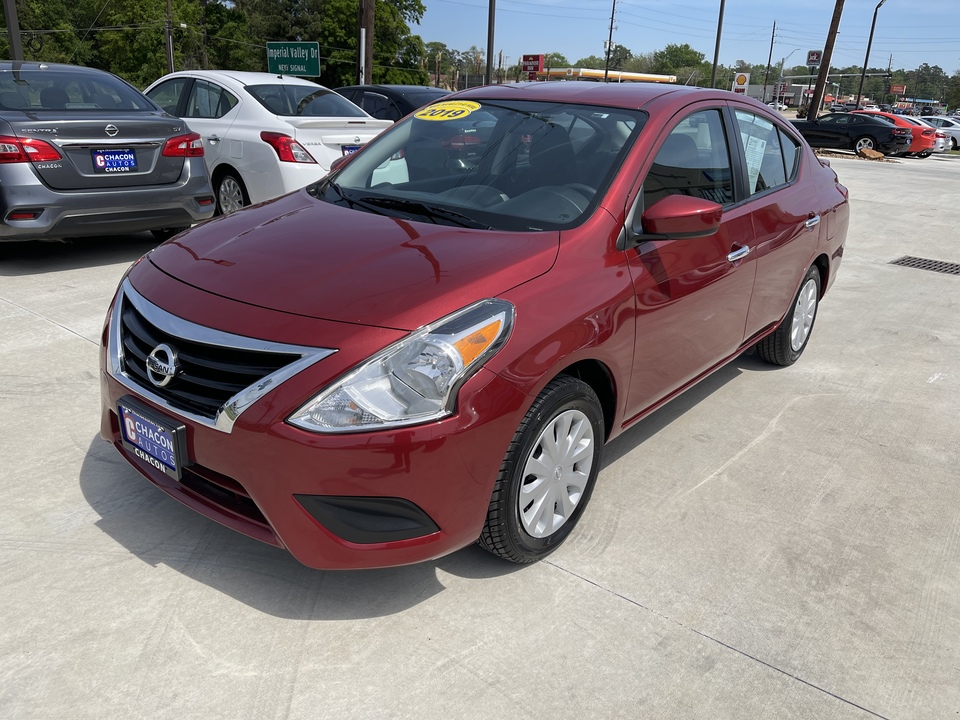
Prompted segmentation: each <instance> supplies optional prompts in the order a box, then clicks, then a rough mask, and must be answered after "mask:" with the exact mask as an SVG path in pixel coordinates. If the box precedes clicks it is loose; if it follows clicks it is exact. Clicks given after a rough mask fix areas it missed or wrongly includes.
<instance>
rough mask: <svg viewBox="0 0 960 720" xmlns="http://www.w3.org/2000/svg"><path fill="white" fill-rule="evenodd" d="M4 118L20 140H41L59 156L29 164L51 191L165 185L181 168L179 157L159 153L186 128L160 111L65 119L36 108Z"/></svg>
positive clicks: (92, 114) (89, 115)
mask: <svg viewBox="0 0 960 720" xmlns="http://www.w3.org/2000/svg"><path fill="white" fill-rule="evenodd" d="M8 122H9V123H10V126H11V128H12V129H13V131H14V133H15V134H16V135H17V136H19V137H20V138H36V139H38V140H43V141H44V142H46V143H48V144H50V145H52V146H53V147H54V148H55V149H56V150H57V151H58V152H59V153H60V156H61V159H60V160H57V161H45V162H35V163H33V167H34V169H35V170H36V172H37V174H38V175H39V176H40V178H41V179H42V180H43V182H44V183H45V184H46V185H48V186H49V187H51V188H53V189H55V190H91V189H97V188H113V187H129V186H131V185H165V184H169V183H174V182H176V181H177V180H178V179H179V178H180V173H181V171H182V169H183V163H184V158H182V157H164V156H163V155H162V154H161V153H162V151H163V147H164V144H165V143H166V141H167V140H168V139H169V138H171V137H174V136H177V135H183V134H185V133H186V132H188V131H187V128H186V126H185V125H184V122H183V121H182V120H179V119H177V118H173V117H170V116H168V115H166V114H162V113H159V112H102V113H101V112H89V113H88V112H84V113H83V117H81V118H77V119H70V120H65V119H63V115H62V114H56V113H53V112H43V111H39V112H32V113H29V114H26V119H24V120H8Z"/></svg>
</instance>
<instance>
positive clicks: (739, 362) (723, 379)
mask: <svg viewBox="0 0 960 720" xmlns="http://www.w3.org/2000/svg"><path fill="white" fill-rule="evenodd" d="M777 369H778V367H777V366H776V365H771V364H769V363H766V362H764V361H763V360H761V359H760V358H759V357H757V355H756V353H754V352H753V351H752V350H747V351H745V352H744V353H743V354H741V355H739V356H737V357H735V358H734V359H733V360H731V361H730V362H729V363H727V364H726V365H725V366H724V367H722V368H720V369H719V370H717V371H716V372H714V373H713V374H712V375H709V376H707V377H706V378H704V379H703V380H701V381H700V382H699V383H697V384H696V385H694V386H693V387H691V388H690V389H689V390H687V391H686V392H684V393H682V394H680V395H679V396H677V397H675V398H674V399H673V400H671V401H670V402H668V403H667V404H666V405H664V406H663V407H661V408H659V409H657V410H655V411H654V412H653V413H651V414H650V415H648V416H647V417H645V418H644V419H643V420H641V421H640V422H639V423H637V424H636V425H634V426H633V427H632V428H630V429H629V430H627V431H626V432H624V433H623V434H622V435H620V436H619V437H617V438H615V439H614V440H612V441H611V442H610V443H609V444H608V445H606V446H605V447H604V449H603V467H607V466H609V465H612V464H613V463H615V462H616V461H617V460H619V459H620V458H622V457H623V456H624V455H627V454H628V453H630V452H632V451H633V450H635V449H636V448H638V447H639V446H640V445H642V444H643V443H644V442H646V441H647V440H648V439H649V438H651V437H653V436H654V435H656V434H657V433H658V432H660V431H661V430H663V429H664V428H666V427H667V426H669V425H670V424H671V423H673V422H674V421H675V420H677V419H678V418H680V417H682V416H683V415H684V414H685V413H686V412H688V411H689V410H692V409H693V408H695V407H696V406H697V405H699V404H700V403H701V402H702V401H703V400H704V399H706V398H707V397H709V396H710V395H712V394H713V393H715V392H716V391H717V390H719V389H720V388H722V387H723V386H724V385H726V384H727V383H728V382H730V381H731V380H734V379H736V378H737V377H739V376H740V375H742V374H743V372H744V371H746V372H766V371H768V370H777Z"/></svg>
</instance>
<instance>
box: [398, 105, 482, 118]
mask: <svg viewBox="0 0 960 720" xmlns="http://www.w3.org/2000/svg"><path fill="white" fill-rule="evenodd" d="M479 109H480V103H475V102H471V101H469V100H447V101H446V102H438V103H436V104H434V105H428V106H427V107H425V108H423V109H422V110H420V111H418V112H417V113H416V114H415V115H414V117H415V118H417V119H418V120H459V119H460V118H464V117H466V116H467V115H469V114H470V113H472V112H473V111H474V110H479Z"/></svg>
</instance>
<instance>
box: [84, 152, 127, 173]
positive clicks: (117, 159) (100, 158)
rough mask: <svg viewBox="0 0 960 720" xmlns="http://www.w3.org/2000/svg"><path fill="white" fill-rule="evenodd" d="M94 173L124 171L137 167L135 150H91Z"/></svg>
mask: <svg viewBox="0 0 960 720" xmlns="http://www.w3.org/2000/svg"><path fill="white" fill-rule="evenodd" d="M90 153H91V154H92V155H93V171H94V172H95V173H125V172H135V171H136V169H137V151H136V150H91V151H90Z"/></svg>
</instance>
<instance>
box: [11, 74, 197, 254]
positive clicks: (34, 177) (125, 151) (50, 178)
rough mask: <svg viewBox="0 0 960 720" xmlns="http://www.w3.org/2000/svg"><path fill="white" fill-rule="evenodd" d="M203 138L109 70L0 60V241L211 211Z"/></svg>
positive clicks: (128, 228)
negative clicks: (0, 214)
mask: <svg viewBox="0 0 960 720" xmlns="http://www.w3.org/2000/svg"><path fill="white" fill-rule="evenodd" d="M214 208H215V203H214V199H213V192H212V190H211V188H210V181H209V179H208V178H207V173H206V169H205V167H204V163H203V142H202V140H201V138H200V136H199V135H198V134H197V133H195V132H191V130H190V128H189V127H187V126H186V124H185V123H184V122H183V120H180V119H179V118H175V117H172V116H171V115H168V114H167V113H165V112H164V111H163V110H161V109H160V108H159V107H157V106H156V105H154V104H153V103H152V102H151V101H150V100H148V99H147V98H146V97H144V96H143V94H141V93H140V92H139V91H138V90H137V89H136V88H134V87H133V86H131V85H129V84H127V83H126V82H124V81H123V80H121V79H120V78H118V77H116V76H115V75H111V74H110V73H107V72H103V71H101V70H95V69H92V68H85V67H78V66H74V65H58V64H55V63H33V62H11V61H3V62H0V212H2V219H0V242H9V241H17V240H34V239H46V238H61V237H83V236H92V235H115V234H124V233H132V232H142V231H146V230H149V231H152V232H153V234H154V235H155V236H156V237H157V238H158V239H166V238H167V237H169V236H171V235H173V234H175V233H177V232H179V231H180V230H183V229H186V228H188V227H190V226H191V225H193V224H194V223H196V222H199V221H201V220H206V219H208V218H210V217H211V216H212V215H213V212H214Z"/></svg>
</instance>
